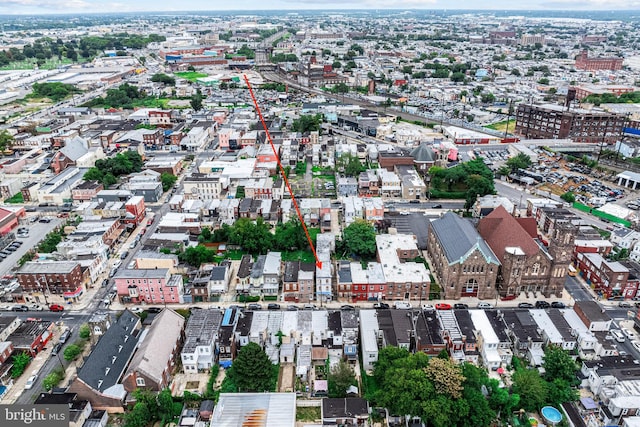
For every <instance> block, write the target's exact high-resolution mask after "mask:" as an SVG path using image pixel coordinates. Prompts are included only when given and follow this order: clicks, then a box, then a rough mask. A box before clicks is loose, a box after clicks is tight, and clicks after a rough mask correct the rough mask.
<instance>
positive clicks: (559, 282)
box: [547, 222, 578, 296]
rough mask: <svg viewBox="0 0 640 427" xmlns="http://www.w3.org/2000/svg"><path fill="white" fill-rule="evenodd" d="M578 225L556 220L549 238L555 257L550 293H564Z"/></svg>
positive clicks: (552, 263)
mask: <svg viewBox="0 0 640 427" xmlns="http://www.w3.org/2000/svg"><path fill="white" fill-rule="evenodd" d="M577 233H578V227H576V226H575V225H573V224H572V223H570V222H556V224H555V226H554V228H553V232H552V233H551V237H550V239H549V247H548V251H549V254H550V255H551V257H552V258H553V260H552V262H551V276H550V277H549V287H548V291H547V296H548V294H552V293H553V294H556V296H561V295H562V289H563V288H564V282H565V280H566V275H567V273H568V271H569V264H571V259H572V257H573V248H574V242H575V239H576V234H577Z"/></svg>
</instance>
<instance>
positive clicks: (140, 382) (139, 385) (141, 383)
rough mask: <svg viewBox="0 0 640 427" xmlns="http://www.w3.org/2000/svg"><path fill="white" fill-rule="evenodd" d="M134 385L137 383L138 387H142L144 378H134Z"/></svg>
mask: <svg viewBox="0 0 640 427" xmlns="http://www.w3.org/2000/svg"><path fill="white" fill-rule="evenodd" d="M136 385H137V386H138V387H144V386H145V383H144V378H141V377H137V378H136Z"/></svg>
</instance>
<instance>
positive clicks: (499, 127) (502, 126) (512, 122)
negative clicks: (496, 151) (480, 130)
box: [485, 119, 516, 132]
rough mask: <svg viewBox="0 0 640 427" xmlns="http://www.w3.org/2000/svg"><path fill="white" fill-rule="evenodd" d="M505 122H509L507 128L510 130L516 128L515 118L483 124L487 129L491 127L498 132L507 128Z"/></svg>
mask: <svg viewBox="0 0 640 427" xmlns="http://www.w3.org/2000/svg"><path fill="white" fill-rule="evenodd" d="M507 123H508V124H509V129H510V130H511V131H513V130H514V129H515V128H516V121H515V119H513V120H504V121H502V122H498V123H493V124H490V125H487V126H485V127H486V128H487V129H493V130H497V131H499V132H504V131H505V130H508V129H507Z"/></svg>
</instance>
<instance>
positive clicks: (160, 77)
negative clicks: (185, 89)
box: [151, 73, 176, 86]
mask: <svg viewBox="0 0 640 427" xmlns="http://www.w3.org/2000/svg"><path fill="white" fill-rule="evenodd" d="M151 81H152V82H155V83H164V84H166V85H168V86H175V85H176V79H175V78H173V77H171V76H168V75H166V74H164V73H156V74H154V75H153V76H152V77H151Z"/></svg>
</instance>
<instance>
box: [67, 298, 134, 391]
mask: <svg viewBox="0 0 640 427" xmlns="http://www.w3.org/2000/svg"><path fill="white" fill-rule="evenodd" d="M139 320H140V319H139V318H138V316H136V315H135V314H133V313H131V312H130V311H129V310H125V311H124V312H122V315H121V316H120V317H119V318H118V320H117V321H116V322H115V323H113V324H112V325H111V326H110V327H109V329H107V331H106V332H105V333H104V335H103V336H102V338H100V341H98V344H96V346H95V348H94V349H93V351H92V352H91V354H90V355H89V357H88V358H87V361H86V362H85V363H84V365H83V366H82V368H80V371H79V372H78V378H80V379H81V380H82V381H83V382H85V383H86V384H87V385H89V386H90V387H92V388H94V389H96V390H99V391H101V392H104V391H105V390H106V389H108V388H110V387H112V386H114V385H116V384H117V383H118V381H119V380H120V377H121V376H122V373H123V372H124V369H125V368H126V367H127V364H128V363H129V359H131V355H132V354H133V351H134V350H135V348H136V344H137V343H138V334H137V331H135V327H136V325H137V324H138V321H139ZM125 337H127V338H125ZM120 346H122V348H120ZM106 368H109V371H108V372H106Z"/></svg>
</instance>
